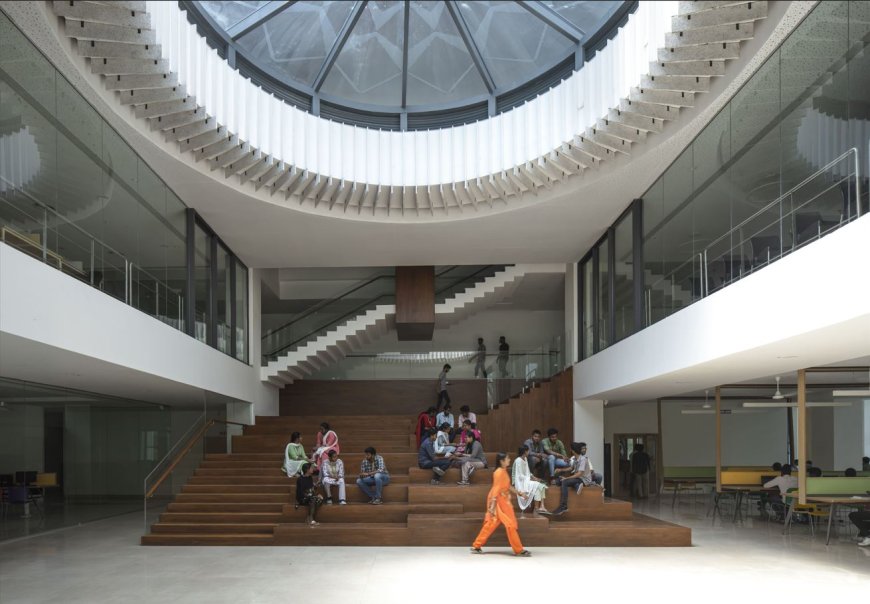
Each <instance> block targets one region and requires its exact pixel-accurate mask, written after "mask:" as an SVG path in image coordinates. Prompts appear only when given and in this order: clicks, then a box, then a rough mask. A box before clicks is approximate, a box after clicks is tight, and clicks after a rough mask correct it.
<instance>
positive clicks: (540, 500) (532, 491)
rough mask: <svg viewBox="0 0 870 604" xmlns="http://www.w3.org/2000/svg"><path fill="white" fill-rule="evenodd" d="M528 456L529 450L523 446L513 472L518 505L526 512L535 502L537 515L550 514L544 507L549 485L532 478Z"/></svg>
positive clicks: (515, 461)
mask: <svg viewBox="0 0 870 604" xmlns="http://www.w3.org/2000/svg"><path fill="white" fill-rule="evenodd" d="M528 456H529V448H528V447H527V446H525V445H523V446H522V447H520V449H519V451H518V453H517V458H516V459H515V460H514V465H513V470H512V472H511V474H512V476H513V478H512V480H513V484H514V488H515V489H516V490H517V503H518V504H519V506H520V510H522V511H525V510H526V508H527V507H529V505H530V504H531V503H532V501H534V502H535V512H536V513H538V514H548V513H549V512H548V511H547V509H546V508H545V507H544V498H545V497H546V496H547V485H546V484H544V483H543V482H541V481H540V480H538V479H537V478H535V477H534V476H532V473H531V471H530V470H529V462H528V460H527V459H526V458H527V457H528Z"/></svg>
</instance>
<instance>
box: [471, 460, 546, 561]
mask: <svg viewBox="0 0 870 604" xmlns="http://www.w3.org/2000/svg"><path fill="white" fill-rule="evenodd" d="M510 463H511V460H510V456H509V455H508V454H507V453H499V454H497V455H496V456H495V467H496V469H495V472H494V473H493V475H492V488H491V489H490V490H489V494H488V495H487V496H486V517H485V518H484V521H483V528H481V529H480V533H478V535H477V539H475V540H474V543H473V544H472V546H471V553H473V554H482V553H483V550H482V549H481V548H482V547H483V546H484V544H486V540H487V539H489V537H490V535H492V533H493V531H495V529H497V528H498V525H500V524H504V528H505V531H507V536H508V541H509V542H510V544H511V549H512V550H514V556H531V555H532V554H531V552H529V551H528V550H526V549H523V544H522V542H521V541H520V534H519V533H518V532H517V517H516V516H515V515H514V508H513V505H511V493H514V494H516V493H517V491H516V490H515V489H514V488H513V487H512V486H511V478H510V475H509V474H508V468H509V467H510Z"/></svg>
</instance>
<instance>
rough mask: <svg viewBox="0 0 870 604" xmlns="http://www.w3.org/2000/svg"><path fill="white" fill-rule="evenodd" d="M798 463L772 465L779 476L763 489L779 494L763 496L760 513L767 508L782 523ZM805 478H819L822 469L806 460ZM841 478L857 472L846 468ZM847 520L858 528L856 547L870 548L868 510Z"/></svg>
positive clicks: (852, 476) (796, 483)
mask: <svg viewBox="0 0 870 604" xmlns="http://www.w3.org/2000/svg"><path fill="white" fill-rule="evenodd" d="M864 459H867V458H864ZM862 462H863V460H862ZM798 463H799V461H798V460H797V459H796V460H795V461H794V464H793V465H792V464H788V463H779V462H776V463H774V464H773V465H772V466H771V468H772V469H773V470H774V471H776V472H779V476H776V477H775V478H772V479H771V480H768V481H767V482H765V483H764V485H763V486H764V488H765V489H777V490H778V491H779V492H778V493H774V494H771V495H766V496H763V497H762V499H761V500H760V501H759V504H758V505H759V508H761V511H762V512H763V511H765V510H767V509H768V506H769V510H768V513H769V514H770V516H771V517H775V518H776V519H777V520H778V521H780V522H782V521H784V519H785V514H786V512H787V511H788V506H787V505H786V501H785V498H786V496H787V494H788V492H789V491H790V490H793V489H797V488H798V478H797V476H795V475H794V472H796V471H797V470H798V468H799V466H798ZM862 467H863V464H862ZM807 476H808V477H810V478H821V477H822V469H821V468H819V467H818V466H814V465H813V462H812V461H809V460H807ZM843 476H844V477H846V478H855V477H857V476H858V472H857V471H856V470H855V468H846V470H845V471H844V472H843ZM792 495H794V493H792ZM849 520H851V522H852V524H854V525H855V526H856V527H857V528H858V539H859V541H858V545H859V546H861V547H868V546H870V509H864V510H861V509H858V510H856V511H854V512H850V513H849ZM795 521H796V522H806V521H805V520H804V519H803V518H800V517H798V518H796V519H795Z"/></svg>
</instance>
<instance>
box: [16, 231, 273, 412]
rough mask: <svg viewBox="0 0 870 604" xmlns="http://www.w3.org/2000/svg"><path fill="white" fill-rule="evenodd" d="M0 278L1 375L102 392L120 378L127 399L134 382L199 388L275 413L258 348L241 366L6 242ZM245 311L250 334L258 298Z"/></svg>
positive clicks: (167, 388)
mask: <svg viewBox="0 0 870 604" xmlns="http://www.w3.org/2000/svg"><path fill="white" fill-rule="evenodd" d="M0 274H2V276H3V287H0V352H2V354H0V375H2V376H4V377H12V378H16V377H17V378H20V379H25V380H29V381H35V382H40V383H51V384H54V385H59V386H67V387H77V388H80V389H84V390H89V391H93V392H105V391H104V390H102V389H101V388H100V385H101V382H103V381H105V382H109V381H112V380H113V379H115V378H116V377H117V376H118V375H123V376H124V380H123V381H124V382H126V386H127V387H128V388H129V390H130V392H129V393H127V394H126V395H127V396H129V397H130V398H144V397H143V396H136V391H137V381H138V380H142V388H141V389H140V390H139V391H140V392H145V386H144V385H145V383H147V384H148V385H149V387H150V388H153V389H154V390H155V391H158V390H160V391H162V392H165V393H166V396H167V397H169V396H171V395H172V394H173V393H174V394H176V395H178V394H179V393H181V395H180V396H182V397H183V396H195V393H196V392H197V391H200V392H201V391H202V390H205V391H208V392H213V393H216V394H219V395H223V396H226V397H229V398H231V399H234V400H240V401H247V402H254V403H257V404H258V405H259V406H260V408H261V409H263V411H264V412H269V411H274V412H275V413H276V412H277V390H275V389H274V388H272V387H270V386H267V385H264V384H263V383H262V382H261V381H260V377H259V350H258V349H256V350H252V358H251V360H252V361H253V362H254V364H255V366H253V367H252V366H248V365H245V364H244V363H241V362H239V361H236V360H234V359H232V358H230V357H229V356H227V355H225V354H223V353H221V352H218V351H217V350H215V349H213V348H211V347H209V346H206V345H205V344H202V343H201V342H198V341H197V340H195V339H194V338H191V337H189V336H187V335H185V334H183V333H181V332H180V331H177V330H176V329H173V328H172V327H170V326H168V325H165V324H164V323H161V322H160V321H158V320H157V319H154V318H152V317H150V316H148V315H146V314H145V313H142V312H140V311H138V310H136V309H134V308H132V307H131V306H128V305H126V304H124V303H122V302H120V301H118V300H115V299H114V298H112V297H111V296H109V295H106V294H104V293H102V292H100V291H98V290H96V289H94V288H92V287H90V286H89V285H86V284H84V283H81V282H79V281H78V280H76V279H73V278H71V277H69V276H67V275H64V274H63V273H61V272H60V271H58V270H56V269H54V268H51V267H49V266H47V265H46V264H43V263H42V262H39V261H38V260H36V259H34V258H31V257H30V256H27V255H26V254H23V253H22V252H19V251H17V250H15V249H13V248H11V247H9V246H7V245H0ZM258 292H259V290H257V293H258ZM251 307H252V314H251V317H250V319H251V328H252V330H251V333H252V334H258V333H259V324H258V322H257V321H258V319H257V316H258V314H259V312H258V311H257V312H254V311H253V309H255V308H256V309H259V298H258V297H257V298H255V297H254V296H252V304H251ZM252 343H255V344H256V343H258V339H257V338H252ZM253 353H256V354H253ZM49 359H51V360H52V363H53V364H49ZM83 372H84V373H87V375H81V374H82V373H83ZM65 375H66V376H68V379H67V380H65V379H64V376H65ZM72 381H75V382H76V383H75V384H73V383H70V382H72ZM115 381H117V380H115ZM106 393H108V394H119V393H118V392H117V391H114V392H106ZM155 402H162V401H160V400H157V401H155ZM264 414H267V413H264Z"/></svg>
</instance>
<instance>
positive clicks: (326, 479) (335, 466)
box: [320, 451, 347, 505]
mask: <svg viewBox="0 0 870 604" xmlns="http://www.w3.org/2000/svg"><path fill="white" fill-rule="evenodd" d="M320 472H321V474H322V475H323V477H322V478H321V482H322V484H323V492H324V493H325V494H326V503H327V505H332V487H334V486H337V487H338V503H339V504H340V505H345V504H347V501H346V499H347V497H346V495H345V488H346V487H345V484H344V462H343V461H341V460H340V459H339V458H338V453H337V452H335V451H330V452H329V458H328V459H327V460H326V461H325V462H324V463H323V465H322V466H321V467H320Z"/></svg>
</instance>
